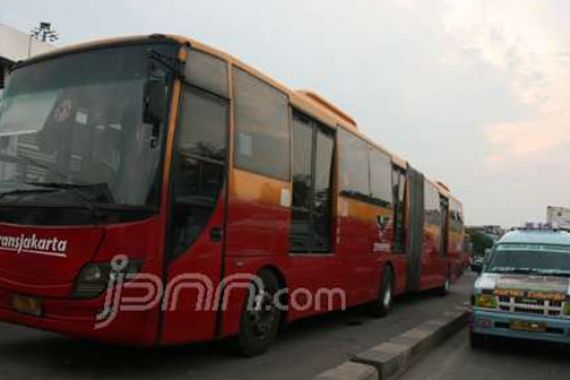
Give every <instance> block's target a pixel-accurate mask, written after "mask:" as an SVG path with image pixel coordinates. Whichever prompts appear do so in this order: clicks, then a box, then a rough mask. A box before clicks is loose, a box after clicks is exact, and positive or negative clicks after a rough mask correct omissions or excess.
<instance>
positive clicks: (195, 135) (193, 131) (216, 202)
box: [160, 52, 229, 344]
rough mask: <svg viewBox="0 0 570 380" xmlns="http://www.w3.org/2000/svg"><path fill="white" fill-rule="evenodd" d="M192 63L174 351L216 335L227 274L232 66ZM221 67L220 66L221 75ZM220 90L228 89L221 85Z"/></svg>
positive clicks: (179, 185) (171, 262) (181, 156)
mask: <svg viewBox="0 0 570 380" xmlns="http://www.w3.org/2000/svg"><path fill="white" fill-rule="evenodd" d="M188 63H189V65H190V67H193V70H191V71H189V70H188V68H187V73H186V77H185V81H188V82H185V83H184V84H183V86H182V94H181V105H180V107H179V112H180V115H179V117H178V130H177V133H176V137H175V141H174V149H173V162H172V170H171V173H172V174H171V175H172V179H171V196H170V198H171V199H170V225H169V226H168V229H167V237H168V240H169V243H168V244H167V252H166V260H165V265H166V268H165V271H166V274H165V280H166V283H165V296H164V301H163V318H162V332H161V338H160V339H161V341H162V342H163V343H169V344H170V343H179V342H185V341H188V340H189V339H191V340H193V341H196V340H206V339H212V338H213V337H214V336H215V334H216V318H217V311H216V310H217V306H216V305H214V303H215V293H216V287H217V285H218V284H219V282H220V279H221V277H222V276H223V275H224V274H223V265H224V250H223V247H224V239H225V213H226V194H227V177H228V175H227V174H228V165H227V157H228V151H227V146H228V132H227V131H228V129H229V100H228V99H227V76H226V75H225V74H224V73H227V71H225V70H226V68H227V65H226V63H225V62H223V61H221V60H218V59H216V58H214V57H211V56H208V55H205V54H203V53H199V52H191V53H190V57H189V59H188ZM193 63H194V66H192V64H193ZM202 65H203V66H202ZM216 65H219V66H218V67H217V69H214V68H213V67H215V66H216ZM218 69H219V70H218ZM202 70H203V71H202ZM213 73H221V76H220V78H218V80H217V81H208V80H206V79H207V78H208V75H210V76H211V75H214V74H213ZM201 74H202V75H201ZM205 78H206V79H205ZM193 83H196V85H194V84H193ZM220 83H225V84H226V85H225V86H219V84H220ZM202 87H206V88H207V90H204V89H203V88H202Z"/></svg>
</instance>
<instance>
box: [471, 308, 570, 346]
mask: <svg viewBox="0 0 570 380" xmlns="http://www.w3.org/2000/svg"><path fill="white" fill-rule="evenodd" d="M526 327H528V329H527V328H526ZM469 328H470V331H471V332H472V333H474V334H478V335H489V336H498V337H505V338H517V339H529V340H540V341H547V342H553V343H565V344H570V318H566V319H564V318H552V317H550V318H549V317H543V316H538V315H537V316H534V315H528V314H520V313H507V312H496V311H484V310H479V309H476V310H471V313H470V318H469Z"/></svg>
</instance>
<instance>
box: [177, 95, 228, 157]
mask: <svg viewBox="0 0 570 380" xmlns="http://www.w3.org/2000/svg"><path fill="white" fill-rule="evenodd" d="M182 114H183V115H185V116H183V118H184V123H185V124H188V126H190V125H195V126H199V127H196V128H191V127H184V128H182V129H181V130H180V133H179V137H178V141H179V144H178V148H179V149H180V150H181V152H183V153H184V154H185V155H195V156H200V157H207V158H213V159H217V160H225V157H226V122H227V117H228V115H227V105H226V103H225V101H221V100H219V99H216V97H214V96H211V95H208V94H206V93H202V92H200V91H198V90H194V89H192V88H190V87H188V88H186V90H185V91H184V100H183V104H182Z"/></svg>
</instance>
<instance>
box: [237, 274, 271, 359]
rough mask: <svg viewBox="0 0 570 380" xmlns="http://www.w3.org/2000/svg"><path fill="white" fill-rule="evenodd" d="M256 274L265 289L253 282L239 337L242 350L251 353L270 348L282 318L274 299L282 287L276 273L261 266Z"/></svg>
mask: <svg viewBox="0 0 570 380" xmlns="http://www.w3.org/2000/svg"><path fill="white" fill-rule="evenodd" d="M257 276H258V277H259V280H260V281H261V283H262V284H263V289H260V287H259V286H257V284H253V286H252V288H251V289H250V293H249V296H248V297H246V299H245V300H244V305H243V309H242V314H241V321H240V329H239V335H238V339H237V343H238V350H239V352H240V353H241V354H242V355H244V356H248V357H252V356H257V355H261V354H263V353H264V352H265V351H267V348H268V347H269V346H270V345H271V343H272V342H273V341H274V340H275V337H276V336H277V331H278V328H279V323H280V320H281V312H280V311H279V309H278V305H276V302H275V293H277V291H278V290H279V281H278V280H277V277H275V275H274V274H273V272H271V271H269V270H262V271H261V272H259V273H258V274H257Z"/></svg>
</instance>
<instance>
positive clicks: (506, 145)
mask: <svg viewBox="0 0 570 380" xmlns="http://www.w3.org/2000/svg"><path fill="white" fill-rule="evenodd" d="M0 8H1V10H0V22H2V23H5V24H8V25H11V26H14V27H17V28H19V29H21V30H24V31H28V30H31V29H32V28H33V27H34V26H35V25H37V23H39V22H40V21H49V22H52V23H53V24H54V26H55V28H56V29H57V31H58V32H59V33H60V36H61V38H60V40H59V41H58V42H57V44H58V45H66V44H70V43H76V42H81V41H85V40H93V39H98V38H102V37H109V36H117V35H128V34H140V33H176V34H183V35H187V36H191V37H193V38H195V39H198V40H200V41H202V42H204V43H207V44H209V45H212V46H214V47H217V48H219V49H222V50H225V51H227V52H228V53H230V54H232V55H235V56H237V57H239V58H240V59H241V60H243V61H245V62H247V63H249V64H251V65H252V66H254V67H256V68H258V69H261V70H262V71H264V72H265V73H267V74H269V75H270V76H271V77H273V78H275V79H277V80H279V81H281V82H283V83H285V84H286V85H288V86H289V87H291V88H293V89H300V88H302V89H312V90H315V91H317V92H318V93H320V94H322V95H323V96H325V97H326V98H328V99H329V100H331V101H332V102H333V103H335V104H337V105H338V106H340V107H341V108H343V109H344V110H345V111H347V112H348V113H349V114H351V115H352V116H353V117H354V118H355V119H356V120H357V122H358V124H359V128H360V129H361V130H363V131H364V132H365V133H367V134H368V135H370V136H371V137H372V138H374V139H375V140H376V141H377V142H378V143H380V144H381V145H383V146H384V147H386V148H388V149H389V150H390V151H392V152H394V153H396V154H398V155H400V156H402V157H404V158H406V159H408V160H409V161H410V162H411V164H412V165H413V166H415V167H416V168H418V169H420V170H421V171H423V172H424V173H425V174H426V175H427V176H429V177H430V178H432V179H434V180H441V181H443V182H444V183H446V184H447V185H448V186H449V187H450V188H451V190H452V191H453V193H454V194H456V195H457V196H458V197H459V198H460V199H461V200H462V201H463V203H464V207H465V214H466V221H467V224H471V225H474V224H500V225H503V226H504V227H511V226H516V225H522V224H523V223H525V222H527V221H543V220H544V219H545V214H546V206H547V205H556V206H570V177H569V174H570V168H569V166H570V165H569V164H570V107H568V103H569V102H570V2H568V1H566V0H501V1H497V0H416V1H414V0H350V1H348V0H342V1H337V0H271V1H270V0H240V1H231V0H225V1H222V0H208V1H192V0H162V1H157V0H152V1H151V0H98V1H92V0H89V1H86V0H58V1H53V0H50V1H44V0H18V1H10V2H4V4H2V5H1V6H0Z"/></svg>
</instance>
